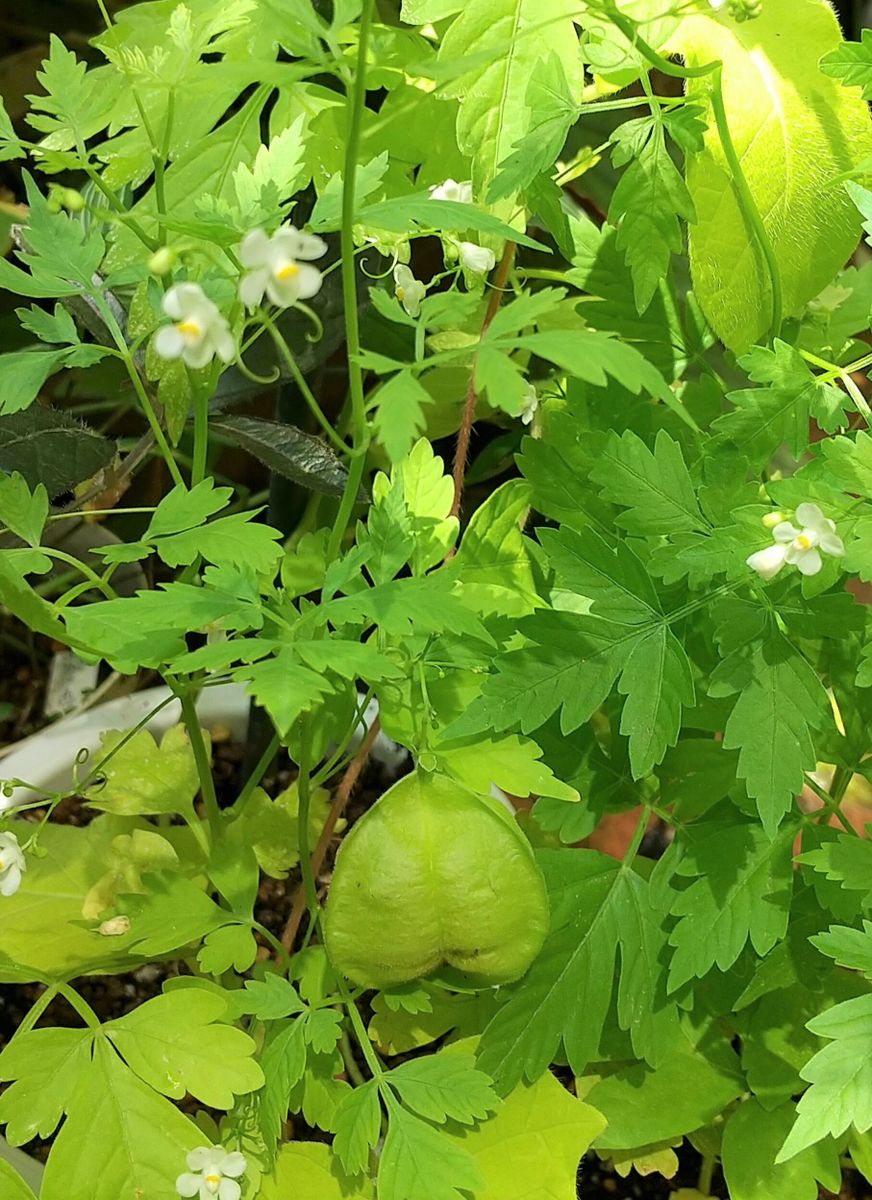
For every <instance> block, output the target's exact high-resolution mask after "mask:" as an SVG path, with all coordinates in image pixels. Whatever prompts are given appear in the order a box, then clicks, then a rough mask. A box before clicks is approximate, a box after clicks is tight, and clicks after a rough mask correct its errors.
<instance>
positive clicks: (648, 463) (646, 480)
mask: <svg viewBox="0 0 872 1200" xmlns="http://www.w3.org/2000/svg"><path fill="white" fill-rule="evenodd" d="M592 477H593V479H594V481H595V482H596V483H598V484H599V485H600V488H601V489H602V493H603V495H604V496H605V497H606V499H608V500H610V501H611V502H612V503H613V504H618V505H620V506H621V507H622V508H625V509H627V511H626V512H624V513H621V515H620V516H619V517H618V518H617V524H618V525H621V526H623V528H624V529H627V530H628V531H629V532H630V533H634V534H672V533H678V532H680V531H682V530H702V531H705V530H707V528H708V522H707V521H706V519H705V517H704V516H703V515H702V512H701V511H700V508H699V504H698V503H697V499H696V493H695V492H694V488H693V484H692V482H691V479H690V474H689V472H688V470H687V467H686V465H685V462H684V458H683V456H682V453H681V447H680V446H679V445H678V443H677V442H676V441H674V440H673V439H672V438H671V437H670V436H669V434H668V433H666V432H665V431H664V430H662V429H661V431H660V432H659V433H658V434H657V437H656V439H655V442H654V449H653V451H651V450H649V449H648V447H647V446H646V445H645V443H644V442H643V441H642V439H641V438H640V437H639V436H638V435H637V434H635V433H633V431H632V430H627V431H626V432H625V433H624V434H623V435H622V436H620V437H619V436H618V435H617V434H616V433H611V434H609V437H608V439H607V440H606V443H605V445H604V446H603V448H602V450H601V452H600V454H599V455H598V456H597V462H596V464H595V466H594V469H593V472H592Z"/></svg>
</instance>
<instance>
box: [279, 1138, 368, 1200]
mask: <svg viewBox="0 0 872 1200" xmlns="http://www.w3.org/2000/svg"><path fill="white" fill-rule="evenodd" d="M373 1195H374V1193H373V1190H372V1187H371V1185H370V1184H369V1183H368V1182H367V1181H366V1180H357V1181H355V1182H354V1183H351V1181H350V1180H348V1179H346V1178H345V1176H344V1175H343V1174H342V1172H341V1171H340V1170H339V1168H338V1167H337V1164H336V1162H335V1160H334V1159H333V1157H332V1156H331V1152H330V1148H329V1147H328V1146H325V1145H323V1144H322V1143H320V1142H287V1143H286V1144H285V1145H284V1146H282V1148H281V1151H280V1152H279V1156H278V1159H277V1160H276V1165H275V1170H274V1171H273V1173H272V1175H270V1176H269V1177H267V1178H266V1179H264V1180H263V1182H262V1183H261V1188H260V1193H259V1200H286V1197H288V1196H293V1197H295V1200H372V1198H373Z"/></svg>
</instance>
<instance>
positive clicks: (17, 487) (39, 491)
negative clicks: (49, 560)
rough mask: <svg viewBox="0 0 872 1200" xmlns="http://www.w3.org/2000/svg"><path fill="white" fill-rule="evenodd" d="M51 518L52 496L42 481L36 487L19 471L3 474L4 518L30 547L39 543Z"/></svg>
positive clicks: (0, 505) (0, 516)
mask: <svg viewBox="0 0 872 1200" xmlns="http://www.w3.org/2000/svg"><path fill="white" fill-rule="evenodd" d="M47 518H48V496H47V494H46V490H45V488H44V487H43V486H42V484H37V486H36V487H35V488H33V489H32V490H31V489H30V488H29V487H28V486H27V481H26V480H25V479H24V478H23V477H22V476H21V475H19V474H18V472H17V471H16V472H15V473H14V474H13V475H0V521H2V522H3V524H4V525H5V526H6V527H7V528H8V529H10V530H11V531H12V532H13V533H14V534H15V535H16V536H17V537H20V538H21V539H22V540H23V541H25V542H27V544H28V545H29V546H38V545H39V543H40V541H41V539H42V531H43V529H44V528H45V522H46V519H47Z"/></svg>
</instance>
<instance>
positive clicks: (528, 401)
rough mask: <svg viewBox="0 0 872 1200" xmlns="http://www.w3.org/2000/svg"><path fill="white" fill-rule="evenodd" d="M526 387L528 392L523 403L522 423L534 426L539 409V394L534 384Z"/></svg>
mask: <svg viewBox="0 0 872 1200" xmlns="http://www.w3.org/2000/svg"><path fill="white" fill-rule="evenodd" d="M526 386H527V391H526V393H525V395H524V399H523V400H522V401H521V421H522V422H523V424H524V425H532V424H533V418H534V417H535V415H536V409H537V408H538V407H539V393H538V392H537V391H536V389H535V388H534V387H533V385H532V383H528V384H527V385H526Z"/></svg>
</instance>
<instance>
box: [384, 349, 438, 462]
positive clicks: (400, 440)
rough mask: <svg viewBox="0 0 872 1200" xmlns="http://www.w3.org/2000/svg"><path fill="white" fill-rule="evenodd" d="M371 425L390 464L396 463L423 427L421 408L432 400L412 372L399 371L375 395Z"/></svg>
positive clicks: (406, 451)
mask: <svg viewBox="0 0 872 1200" xmlns="http://www.w3.org/2000/svg"><path fill="white" fill-rule="evenodd" d="M374 399H375V400H376V401H377V402H378V407H377V409H376V412H375V417H374V419H373V425H374V428H375V431H376V436H377V437H378V440H379V442H381V444H382V446H384V448H385V451H386V453H387V456H388V458H389V459H390V460H391V462H394V463H395V462H399V460H400V459H402V458H403V457H404V456H405V455H406V454H408V453H409V451H410V450H411V448H412V445H413V443H414V442H415V440H416V439H417V438H418V437H419V436H420V434H421V433H422V432H423V431H424V429H425V428H426V424H427V421H426V417H425V416H424V407H425V406H429V405H430V404H432V403H433V397H432V396H431V395H430V393H429V392H428V391H427V390H426V388H424V387H422V385H421V384H420V383H419V382H418V380H417V378H416V377H415V376H414V375H413V374H412V372H411V371H400V372H399V374H397V375H394V376H393V377H392V378H391V379H389V380H388V382H387V383H386V384H384V386H383V387H381V388H379V390H378V391H377V392H376V393H375V396H374Z"/></svg>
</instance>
